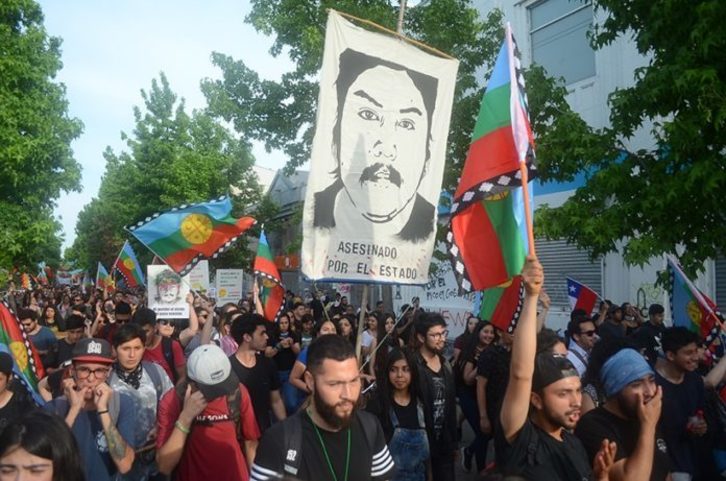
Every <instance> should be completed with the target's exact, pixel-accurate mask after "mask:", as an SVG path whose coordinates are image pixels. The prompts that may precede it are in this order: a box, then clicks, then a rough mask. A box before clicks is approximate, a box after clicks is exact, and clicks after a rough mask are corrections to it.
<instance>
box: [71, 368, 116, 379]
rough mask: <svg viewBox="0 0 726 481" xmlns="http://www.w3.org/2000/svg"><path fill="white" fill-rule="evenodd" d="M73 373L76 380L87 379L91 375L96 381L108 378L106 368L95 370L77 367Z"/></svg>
mask: <svg viewBox="0 0 726 481" xmlns="http://www.w3.org/2000/svg"><path fill="white" fill-rule="evenodd" d="M75 371H76V377H78V379H87V378H88V377H90V376H91V374H93V377H95V378H96V379H106V376H108V368H107V367H99V368H97V369H90V368H88V367H77V368H76V369H75Z"/></svg>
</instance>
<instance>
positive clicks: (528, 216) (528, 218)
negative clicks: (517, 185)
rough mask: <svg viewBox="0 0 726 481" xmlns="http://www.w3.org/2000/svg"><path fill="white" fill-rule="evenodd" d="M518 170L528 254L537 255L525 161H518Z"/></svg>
mask: <svg viewBox="0 0 726 481" xmlns="http://www.w3.org/2000/svg"><path fill="white" fill-rule="evenodd" d="M519 172H520V173H521V174H522V197H523V199H524V219H525V222H526V223H527V240H528V242H527V243H528V244H529V255H532V256H535V257H537V253H536V252H535V247H534V227H533V224H532V209H531V206H530V203H529V171H528V170H527V164H526V163H525V162H520V163H519Z"/></svg>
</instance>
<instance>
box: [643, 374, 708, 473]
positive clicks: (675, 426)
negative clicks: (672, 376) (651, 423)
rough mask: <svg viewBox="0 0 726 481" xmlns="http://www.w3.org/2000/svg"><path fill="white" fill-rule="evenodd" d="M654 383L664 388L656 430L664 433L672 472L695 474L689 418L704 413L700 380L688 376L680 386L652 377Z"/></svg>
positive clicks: (694, 448)
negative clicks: (697, 413) (699, 412)
mask: <svg viewBox="0 0 726 481" xmlns="http://www.w3.org/2000/svg"><path fill="white" fill-rule="evenodd" d="M655 382H656V383H657V384H658V385H659V386H661V387H662V388H663V408H662V410H661V415H660V421H659V423H658V427H659V428H660V429H661V432H662V433H663V437H664V438H665V441H666V444H667V445H668V454H669V455H670V458H671V461H672V462H673V471H677V472H685V473H691V474H698V472H699V468H700V467H699V465H698V464H699V463H698V461H697V459H698V457H699V456H698V452H697V450H698V446H699V438H698V437H697V436H691V435H690V434H688V429H687V426H688V418H689V417H690V416H694V415H695V414H696V412H697V411H704V410H705V404H706V401H705V390H704V386H703V379H702V378H701V376H699V375H698V374H697V373H695V372H687V373H686V374H685V376H684V377H683V381H682V382H681V383H680V384H673V383H672V382H670V381H668V380H667V379H666V378H664V377H663V376H661V375H660V373H659V372H657V371H656V373H655Z"/></svg>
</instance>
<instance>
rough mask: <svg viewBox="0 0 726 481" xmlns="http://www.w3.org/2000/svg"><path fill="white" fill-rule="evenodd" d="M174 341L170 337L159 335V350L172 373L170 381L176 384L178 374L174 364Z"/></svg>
mask: <svg viewBox="0 0 726 481" xmlns="http://www.w3.org/2000/svg"><path fill="white" fill-rule="evenodd" d="M173 343H174V341H173V340H172V339H171V338H170V337H166V336H162V337H161V352H162V353H163V354H164V360H165V361H166V363H167V364H168V365H169V369H170V370H171V373H172V382H173V383H174V384H176V382H177V381H178V380H179V379H178V377H179V375H178V374H177V372H176V364H174V346H173Z"/></svg>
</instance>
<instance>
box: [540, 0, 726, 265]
mask: <svg viewBox="0 0 726 481" xmlns="http://www.w3.org/2000/svg"><path fill="white" fill-rule="evenodd" d="M596 4H597V6H598V8H600V9H606V10H607V11H608V12H609V15H608V16H607V20H605V21H604V23H602V24H601V25H599V26H597V27H596V28H595V30H594V32H593V35H592V41H593V45H594V46H595V47H602V46H605V45H609V44H611V43H612V42H613V41H614V40H616V39H617V38H619V37H620V36H624V35H625V36H632V38H633V39H634V41H635V44H636V46H637V49H638V51H639V52H640V53H641V54H642V55H644V56H647V58H649V62H648V64H647V65H645V66H643V67H641V68H639V69H637V70H636V71H635V84H634V85H633V86H632V87H630V88H626V89H621V90H617V91H615V92H613V93H612V94H611V95H610V98H609V105H610V108H611V114H610V123H611V126H610V127H609V128H607V129H604V130H602V131H592V130H589V129H584V131H585V134H586V135H584V136H583V140H584V141H583V142H577V141H578V137H570V140H571V141H572V143H570V144H569V146H568V145H567V143H569V142H567V143H563V144H562V145H560V146H556V145H552V144H550V145H549V146H548V147H552V150H551V151H546V150H544V149H542V148H541V149H540V151H539V153H540V158H541V159H542V160H543V161H544V162H545V163H546V166H545V169H544V170H545V172H546V175H549V176H551V177H552V178H555V179H568V178H571V177H572V175H573V174H574V173H575V172H577V171H586V172H589V175H588V176H587V177H588V178H587V183H586V185H585V186H584V187H582V188H581V189H579V190H578V191H577V193H576V194H575V195H574V196H573V197H571V198H570V199H569V200H568V201H567V202H566V203H565V204H564V205H563V206H561V207H559V208H556V209H549V208H548V209H542V210H540V211H539V217H538V220H539V221H540V222H539V225H540V226H542V227H543V229H542V232H543V233H544V234H545V235H548V236H551V237H565V238H568V239H570V240H572V241H574V242H576V243H577V244H579V245H581V246H584V247H587V248H589V249H591V250H592V252H593V253H594V254H602V253H606V252H609V251H612V250H614V249H615V246H616V243H617V242H618V241H621V240H622V241H624V254H625V259H626V260H627V261H629V262H631V263H636V264H640V263H643V262H646V261H647V260H648V259H649V258H650V257H651V256H654V255H658V254H661V253H664V252H672V253H681V256H680V257H681V261H682V263H683V264H684V267H686V269H687V270H688V271H690V272H691V273H693V272H695V271H697V270H699V269H701V267H702V263H703V261H704V260H705V259H707V258H709V257H715V256H717V255H718V254H719V250H720V252H721V253H723V245H724V241H723V239H724V238H726V209H724V208H723V200H722V198H721V197H722V195H723V193H724V192H725V191H726V161H725V159H724V153H725V152H726V128H725V127H726V62H724V57H723V52H724V50H725V49H726V29H724V27H723V25H722V24H721V20H722V19H723V18H724V17H725V16H726V3H724V2H722V1H719V0H699V1H688V0H656V1H654V0H629V1H622V0H598V1H596ZM649 125H652V130H651V131H652V136H653V138H654V147H653V148H650V149H643V150H638V151H637V152H631V151H627V149H626V148H625V146H624V141H625V140H626V139H630V138H631V137H632V136H633V134H634V133H635V132H636V130H637V129H639V128H643V127H648V126H649ZM550 137H551V138H552V137H553V136H550ZM557 138H558V140H566V139H568V134H567V133H566V132H563V133H562V135H560V136H557ZM568 147H569V148H570V149H572V151H571V153H570V155H569V156H566V155H565V153H566V150H567V148H568ZM553 153H554V155H551V154H553Z"/></svg>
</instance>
